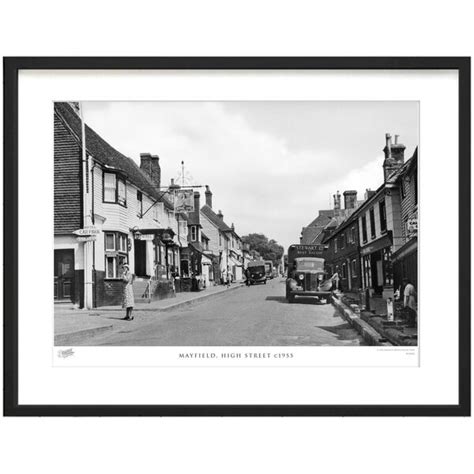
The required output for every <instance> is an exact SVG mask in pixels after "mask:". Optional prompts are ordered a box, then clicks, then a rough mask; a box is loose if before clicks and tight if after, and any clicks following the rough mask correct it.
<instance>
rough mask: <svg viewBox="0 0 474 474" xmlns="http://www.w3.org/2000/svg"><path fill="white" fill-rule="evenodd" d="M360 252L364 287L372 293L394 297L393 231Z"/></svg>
mask: <svg viewBox="0 0 474 474" xmlns="http://www.w3.org/2000/svg"><path fill="white" fill-rule="evenodd" d="M360 254H361V268H362V284H363V288H364V289H367V288H368V289H369V290H370V292H371V294H372V295H378V296H383V297H384V298H388V297H393V270H392V236H391V233H390V232H387V234H386V235H384V236H383V237H381V238H380V239H377V240H375V241H373V242H371V243H370V244H369V245H366V246H365V247H362V248H361V249H360Z"/></svg>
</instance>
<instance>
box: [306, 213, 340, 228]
mask: <svg viewBox="0 0 474 474" xmlns="http://www.w3.org/2000/svg"><path fill="white" fill-rule="evenodd" d="M333 215H334V209H324V210H322V211H319V214H318V216H317V217H316V219H314V220H313V221H312V222H311V223H310V224H308V227H314V226H321V225H325V224H326V223H327V222H328V220H329V219H331V217H332V216H333Z"/></svg>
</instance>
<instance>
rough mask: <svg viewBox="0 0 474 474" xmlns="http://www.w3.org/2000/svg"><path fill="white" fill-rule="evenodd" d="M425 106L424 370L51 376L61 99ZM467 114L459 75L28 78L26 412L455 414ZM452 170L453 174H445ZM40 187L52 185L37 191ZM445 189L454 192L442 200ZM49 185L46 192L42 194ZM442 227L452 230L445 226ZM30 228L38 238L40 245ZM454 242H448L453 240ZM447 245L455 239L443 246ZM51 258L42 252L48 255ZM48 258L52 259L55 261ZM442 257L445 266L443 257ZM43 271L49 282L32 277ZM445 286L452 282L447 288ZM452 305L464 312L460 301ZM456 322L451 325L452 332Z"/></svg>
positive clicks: (22, 161) (23, 322) (22, 295)
mask: <svg viewBox="0 0 474 474" xmlns="http://www.w3.org/2000/svg"><path fill="white" fill-rule="evenodd" d="M71 99H73V100H244V99H245V100H419V101H420V108H421V130H420V138H421V142H420V143H421V146H420V159H421V161H422V162H423V164H422V165H421V166H420V169H421V173H422V174H421V178H420V209H422V212H423V214H422V218H423V221H422V228H423V232H422V233H421V235H420V238H419V248H420V261H421V265H420V291H419V293H420V295H421V299H422V301H421V303H420V305H422V306H423V314H424V315H425V314H426V315H427V316H426V317H425V316H424V317H423V321H422V323H421V331H422V351H421V367H420V368H418V369H413V368H410V369H407V368H400V367H399V368H390V369H387V368H383V369H381V368H364V369H361V368H359V369H354V368H342V367H341V368H338V369H329V368H291V369H289V368H266V369H263V368H259V369H254V368H232V369H217V368H201V369H196V368H182V369H172V368H143V367H141V368H136V367H134V368H115V369H105V368H103V369H99V368H96V369H90V368H75V369H74V370H63V369H54V368H52V367H51V352H50V347H51V343H52V334H51V332H50V327H51V326H50V325H49V324H48V323H47V322H46V321H47V318H49V317H50V314H48V310H45V309H46V308H49V311H51V314H52V303H51V302H52V300H53V298H52V285H48V283H47V281H48V279H47V278H46V277H44V276H45V275H52V274H53V269H52V263H53V258H52V241H53V237H52V229H53V219H52V216H53V213H52V211H53V208H52V203H53V198H52V196H53V186H52V177H53V171H52V160H51V156H52V148H53V144H52V140H53V133H52V101H53V100H71ZM457 112H458V110H457V73H456V72H454V71H395V72H393V71H337V72H334V71H299V72H296V71H284V72H283V71H282V72H280V71H267V72H257V71H212V72H210V71H161V72H159V71H157V72H155V71H133V72H116V71H94V72H90V73H89V72H83V71H22V72H21V73H20V75H19V177H20V182H19V235H20V238H19V249H20V251H19V279H20V284H19V289H20V290H19V336H20V341H19V402H20V403H33V404H42V403H45V404H48V403H54V404H64V403H79V404H88V403H107V404H128V403H138V404H140V403H151V404H161V403H189V404H193V403H217V404H221V403H222V404H226V403H263V404H272V403H290V404H298V403H311V404H324V403H329V404H331V403H332V404H449V403H457V395H458V393H457V377H458V367H457V355H458V341H457V333H458V320H457V317H458V316H457V315H458V304H457V301H455V300H454V299H455V297H456V295H453V296H451V295H450V296H449V314H446V312H442V311H440V309H439V308H440V304H442V303H443V302H442V301H441V302H440V296H439V291H438V289H439V285H440V281H441V277H445V276H446V275H449V281H450V286H452V287H453V288H457V287H458V282H457V275H458V271H457V263H458V262H457V259H456V258H454V259H451V260H452V261H450V259H446V261H444V260H443V261H442V267H443V275H440V273H439V265H440V263H439V261H438V259H436V260H435V259H434V258H431V256H432V255H439V252H437V251H436V245H437V242H438V241H437V239H435V238H434V236H437V237H438V238H439V239H440V240H439V242H441V232H442V231H443V230H444V226H443V223H445V222H446V218H447V217H446V216H449V223H450V224H449V225H450V233H449V235H450V242H449V255H457V254H458V252H457V250H458V244H457V243H458V239H457V233H458V222H457V220H458V218H457V216H458V212H457V211H458V203H457V196H458V193H457V188H458V184H457V175H458V162H457V157H458V135H457V131H458V113H457ZM445 163H449V166H443V164H445ZM38 183H42V186H38ZM441 183H442V185H443V188H444V189H445V191H441V190H440V185H441ZM43 184H44V185H43ZM440 217H441V219H442V220H440ZM31 229H41V232H38V233H35V238H34V245H32V238H31ZM443 236H444V232H443ZM443 244H444V245H445V240H444V239H443ZM38 249H41V252H38ZM46 249H49V250H50V252H48V251H47V250H46ZM437 258H439V257H437ZM32 262H35V265H34V267H33V268H39V269H41V271H40V277H39V278H34V275H32ZM443 279H444V278H443ZM453 300H454V301H453ZM447 318H449V322H447Z"/></svg>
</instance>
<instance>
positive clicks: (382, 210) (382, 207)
mask: <svg viewBox="0 0 474 474" xmlns="http://www.w3.org/2000/svg"><path fill="white" fill-rule="evenodd" d="M379 211H380V231H381V232H386V231H387V215H386V212H385V201H380V202H379Z"/></svg>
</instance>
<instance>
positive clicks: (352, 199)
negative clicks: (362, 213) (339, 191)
mask: <svg viewBox="0 0 474 474" xmlns="http://www.w3.org/2000/svg"><path fill="white" fill-rule="evenodd" d="M343 194H344V209H355V207H356V203H357V191H355V190H350V191H344V192H343Z"/></svg>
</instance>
